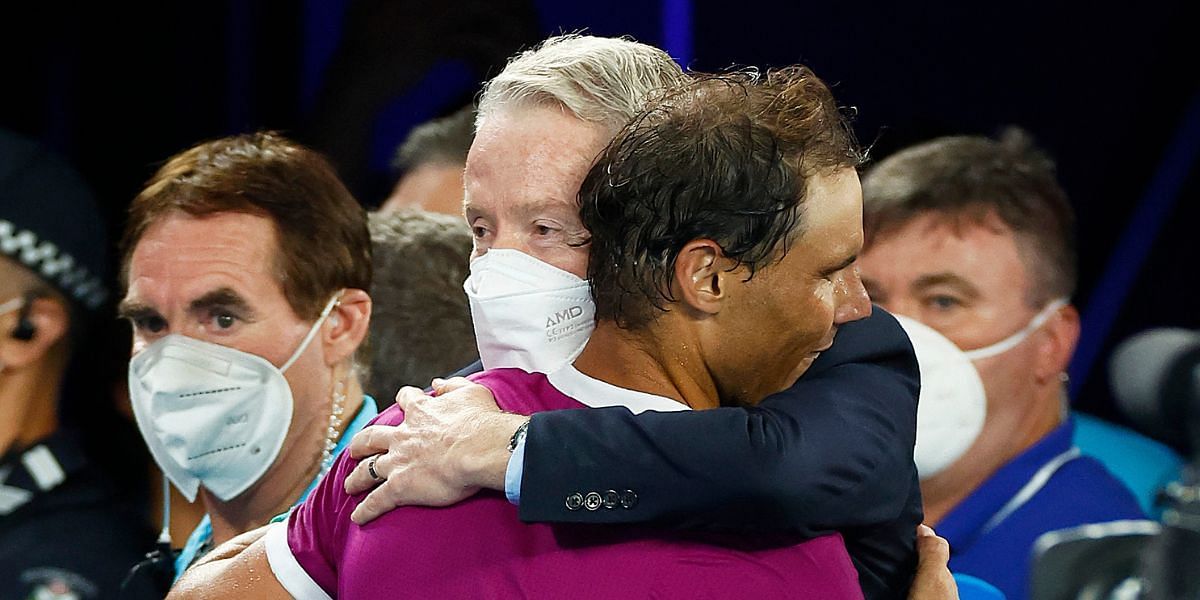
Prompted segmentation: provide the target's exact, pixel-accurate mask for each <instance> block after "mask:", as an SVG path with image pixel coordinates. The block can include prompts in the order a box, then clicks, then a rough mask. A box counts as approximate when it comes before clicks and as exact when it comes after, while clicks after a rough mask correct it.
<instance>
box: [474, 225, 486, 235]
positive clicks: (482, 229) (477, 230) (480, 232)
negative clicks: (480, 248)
mask: <svg viewBox="0 0 1200 600" xmlns="http://www.w3.org/2000/svg"><path fill="white" fill-rule="evenodd" d="M471 233H472V234H474V236H475V237H477V238H482V237H484V236H486V235H487V228H486V227H481V226H479V225H476V226H474V227H472V228H471Z"/></svg>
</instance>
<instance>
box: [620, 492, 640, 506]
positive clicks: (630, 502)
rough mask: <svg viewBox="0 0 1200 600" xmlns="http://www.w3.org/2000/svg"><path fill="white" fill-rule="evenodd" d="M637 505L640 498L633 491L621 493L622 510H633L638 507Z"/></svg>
mask: <svg viewBox="0 0 1200 600" xmlns="http://www.w3.org/2000/svg"><path fill="white" fill-rule="evenodd" d="M637 503H638V496H637V494H636V493H634V491H633V490H625V491H624V492H622V493H621V507H622V508H627V509H628V508H633V507H634V506H637Z"/></svg>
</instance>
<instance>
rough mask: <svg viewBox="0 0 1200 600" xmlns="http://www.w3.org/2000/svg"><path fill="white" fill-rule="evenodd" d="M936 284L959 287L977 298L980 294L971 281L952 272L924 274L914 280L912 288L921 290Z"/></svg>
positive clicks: (963, 291)
mask: <svg viewBox="0 0 1200 600" xmlns="http://www.w3.org/2000/svg"><path fill="white" fill-rule="evenodd" d="M935 285H948V286H951V287H955V288H958V290H959V291H961V292H962V293H964V294H966V295H968V296H970V297H972V298H975V297H978V296H979V290H978V289H976V288H975V286H974V285H972V284H971V282H969V281H967V280H966V279H963V278H962V277H960V276H958V275H955V274H954V273H950V272H943V273H934V274H931V275H922V276H920V277H918V278H917V279H916V281H913V282H912V285H911V286H910V288H911V289H912V290H913V291H921V290H924V289H926V288H931V287H933V286H935Z"/></svg>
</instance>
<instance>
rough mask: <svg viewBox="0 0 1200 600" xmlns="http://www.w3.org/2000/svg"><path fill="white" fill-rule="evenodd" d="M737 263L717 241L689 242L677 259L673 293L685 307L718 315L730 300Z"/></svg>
mask: <svg viewBox="0 0 1200 600" xmlns="http://www.w3.org/2000/svg"><path fill="white" fill-rule="evenodd" d="M733 266H734V262H733V261H732V260H730V259H728V258H726V257H725V252H724V251H723V250H721V246H720V245H719V244H717V243H716V242H714V241H712V240H708V239H697V240H692V241H690V242H688V243H687V244H686V245H684V247H683V249H682V250H680V251H679V256H678V257H677V258H676V259H675V277H674V279H673V281H672V283H673V284H674V285H673V286H672V290H673V291H674V294H675V298H676V300H677V301H679V302H680V303H681V304H683V305H684V306H685V307H687V308H688V309H691V310H695V311H698V312H700V313H702V314H709V315H715V314H717V313H718V312H720V311H721V307H722V306H723V305H724V302H725V300H726V299H727V298H728V297H729V291H728V286H727V285H726V284H727V283H728V281H729V277H730V276H733V275H734V273H731V272H730V269H731V268H732V267H733Z"/></svg>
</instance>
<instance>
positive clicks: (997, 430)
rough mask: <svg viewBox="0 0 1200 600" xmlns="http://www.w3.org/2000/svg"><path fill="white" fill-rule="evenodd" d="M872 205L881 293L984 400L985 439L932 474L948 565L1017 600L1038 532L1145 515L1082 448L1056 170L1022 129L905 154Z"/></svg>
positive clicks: (870, 262) (925, 490)
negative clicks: (954, 354)
mask: <svg viewBox="0 0 1200 600" xmlns="http://www.w3.org/2000/svg"><path fill="white" fill-rule="evenodd" d="M863 197H864V203H865V207H866V210H865V226H866V231H867V247H866V250H865V252H864V253H863V256H862V258H861V260H860V264H861V267H862V273H863V282H864V283H865V284H866V287H867V290H868V292H869V293H870V295H871V298H872V299H873V300H874V301H875V302H877V303H878V304H879V305H880V306H883V307H885V308H887V309H888V310H890V311H892V312H894V313H895V314H897V315H905V316H908V317H912V318H914V319H916V320H918V321H920V322H922V323H924V324H926V325H928V326H930V327H932V328H933V329H935V330H937V331H938V332H940V333H941V334H943V335H945V336H946V338H948V339H949V340H950V341H952V342H953V343H954V344H956V345H957V346H958V347H959V348H960V349H961V350H963V351H965V353H966V357H967V358H968V359H970V360H971V361H972V362H973V364H974V367H975V368H976V369H977V370H978V374H979V376H980V378H981V380H982V384H983V389H984V392H985V394H986V419H985V420H984V422H983V427H982V430H981V431H980V432H979V435H978V437H976V438H975V440H974V441H973V443H971V444H970V446H969V447H968V448H967V449H966V451H965V452H964V453H963V454H962V455H961V456H959V457H958V458H957V459H956V460H953V461H952V462H949V463H948V464H947V465H945V466H944V468H942V469H940V470H938V471H936V472H930V471H924V472H922V473H921V479H922V481H921V491H922V495H923V497H924V501H925V516H926V522H927V523H930V524H931V525H933V526H934V527H935V528H936V529H937V531H938V533H939V534H941V535H943V536H945V538H946V539H947V540H948V541H949V542H950V552H951V554H950V568H951V570H953V571H954V572H955V573H963V574H967V575H974V576H977V577H979V578H980V579H983V580H984V581H986V582H988V583H991V584H993V585H995V586H996V587H997V588H999V589H1000V590H1001V591H1002V592H1004V594H1005V595H1006V596H1007V597H1008V598H1009V599H1010V600H1020V599H1022V598H1025V597H1027V594H1028V589H1027V588H1028V579H1029V569H1030V558H1031V551H1032V547H1033V543H1034V540H1035V539H1036V538H1037V537H1038V536H1039V535H1041V534H1042V533H1045V532H1047V531H1051V530H1055V529H1062V528H1066V527H1071V526H1075V525H1080V524H1083V523H1094V522H1104V521H1112V520H1119V519H1141V518H1143V517H1144V513H1143V511H1142V509H1141V508H1140V507H1139V505H1138V502H1137V500H1136V499H1135V498H1134V496H1133V494H1132V492H1131V491H1130V489H1129V488H1128V487H1127V486H1126V485H1125V484H1123V483H1122V482H1121V481H1120V480H1118V479H1117V478H1116V477H1114V476H1113V475H1112V473H1110V472H1109V470H1108V469H1106V468H1105V466H1104V465H1103V464H1102V463H1101V462H1099V461H1097V460H1096V459H1094V458H1092V457H1089V456H1087V455H1086V452H1083V451H1081V450H1080V448H1079V446H1077V445H1076V441H1075V438H1074V430H1075V421H1074V419H1073V418H1072V417H1071V414H1070V412H1069V407H1068V404H1069V402H1068V399H1067V397H1066V391H1065V387H1064V381H1065V376H1064V372H1065V371H1066V368H1067V364H1068V362H1069V361H1070V358H1071V354H1072V353H1073V352H1074V349H1075V343H1076V341H1077V340H1078V337H1079V315H1078V313H1077V312H1076V310H1075V308H1074V307H1073V306H1071V305H1070V298H1071V295H1072V294H1073V293H1074V291H1075V282H1076V272H1075V246H1074V232H1073V226H1074V214H1073V212H1072V210H1071V206H1070V204H1069V203H1068V201H1067V197H1066V194H1065V193H1064V192H1063V190H1062V188H1061V187H1060V186H1059V184H1058V182H1057V180H1056V177H1055V172H1054V165H1053V163H1052V162H1051V161H1050V159H1049V158H1048V157H1046V156H1045V155H1044V154H1043V153H1042V152H1041V151H1039V150H1038V149H1036V148H1035V147H1034V146H1033V145H1032V142H1031V141H1030V140H1029V139H1028V137H1027V136H1026V135H1024V134H1023V133H1021V132H1019V131H1015V130H1010V131H1009V132H1007V133H1006V134H1005V135H1004V136H1003V137H1002V138H1001V139H999V140H992V139H987V138H983V137H966V136H963V137H948V138H939V139H935V140H932V141H929V142H926V143H922V144H918V145H916V146H912V147H910V148H907V149H904V150H901V151H900V152H897V153H896V154H894V155H892V156H890V157H888V158H887V159H885V160H883V161H882V162H880V163H879V164H878V165H876V166H875V167H874V168H872V169H871V170H870V171H869V172H868V173H867V175H866V176H865V177H864V178H863ZM947 408H952V407H947ZM960 408H962V407H960ZM946 417H947V418H949V417H951V415H946ZM920 439H921V438H920V432H919V431H918V445H919V444H920V443H921V442H920Z"/></svg>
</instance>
